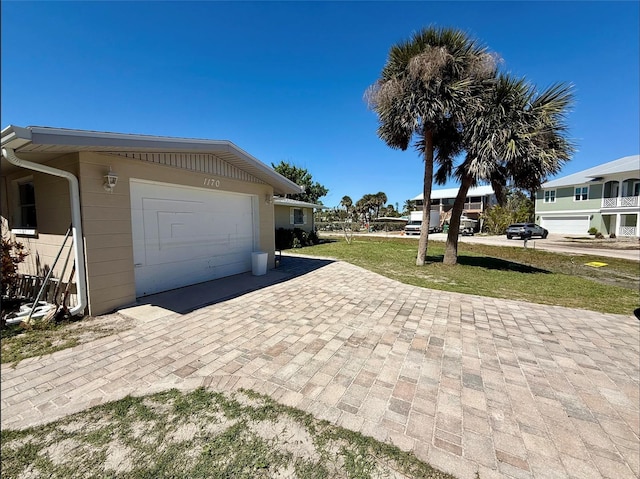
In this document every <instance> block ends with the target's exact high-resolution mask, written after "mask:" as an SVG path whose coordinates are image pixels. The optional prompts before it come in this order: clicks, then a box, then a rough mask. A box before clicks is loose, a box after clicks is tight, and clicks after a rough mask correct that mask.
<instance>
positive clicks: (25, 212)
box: [13, 179, 38, 229]
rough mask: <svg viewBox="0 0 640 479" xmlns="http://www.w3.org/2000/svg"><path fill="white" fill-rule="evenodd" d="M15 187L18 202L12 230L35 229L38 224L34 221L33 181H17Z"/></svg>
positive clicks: (34, 195) (34, 199) (34, 196)
mask: <svg viewBox="0 0 640 479" xmlns="http://www.w3.org/2000/svg"><path fill="white" fill-rule="evenodd" d="M16 186H17V200H18V201H17V208H16V212H15V217H14V225H13V228H18V229H35V228H36V227H37V226H38V223H37V219H36V194H35V189H34V187H33V180H31V179H28V180H21V181H17V182H16Z"/></svg>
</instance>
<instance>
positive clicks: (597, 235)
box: [596, 232, 604, 239]
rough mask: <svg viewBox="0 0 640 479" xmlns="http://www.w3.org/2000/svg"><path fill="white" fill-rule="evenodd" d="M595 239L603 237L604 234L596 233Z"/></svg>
mask: <svg viewBox="0 0 640 479" xmlns="http://www.w3.org/2000/svg"><path fill="white" fill-rule="evenodd" d="M596 239H604V235H603V234H602V233H600V232H598V233H596Z"/></svg>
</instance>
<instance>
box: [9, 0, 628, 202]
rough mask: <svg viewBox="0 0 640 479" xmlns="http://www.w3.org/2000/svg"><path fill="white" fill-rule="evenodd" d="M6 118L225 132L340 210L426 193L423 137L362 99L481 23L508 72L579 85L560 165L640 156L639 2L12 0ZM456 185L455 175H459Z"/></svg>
mask: <svg viewBox="0 0 640 479" xmlns="http://www.w3.org/2000/svg"><path fill="white" fill-rule="evenodd" d="M1 9H2V19H1V21H2V45H1V48H2V89H1V95H2V98H1V100H2V110H1V119H2V127H5V126H7V125H9V124H13V125H18V126H30V125H38V126H52V127H61V128H77V129H88V130H100V131H115V132H122V133H139V134H151V135H168V136H180V137H190V138H209V139H225V140H230V141H232V142H234V143H235V144H236V145H238V146H239V147H240V148H242V149H244V150H246V151H247V152H249V153H250V154H252V155H253V156H255V157H257V158H258V159H259V160H261V161H262V162H264V163H266V164H269V165H270V164H271V163H278V162H280V161H281V160H284V161H287V162H289V163H292V164H295V165H297V166H300V167H303V168H307V169H308V170H309V172H310V173H311V174H312V175H313V178H314V180H315V181H318V182H320V183H322V184H323V185H325V186H326V187H327V188H329V194H328V195H327V196H326V197H324V198H322V199H321V200H322V202H323V203H324V204H325V205H328V206H335V205H338V204H339V202H340V199H341V198H342V197H343V196H344V195H349V196H350V197H351V198H352V199H353V200H354V201H357V200H358V199H359V198H361V197H362V196H363V195H364V194H365V193H377V192H378V191H383V192H385V193H386V194H387V197H388V199H389V202H391V203H399V204H400V205H402V203H403V202H404V201H405V200H407V199H409V198H413V197H414V196H415V195H417V194H419V193H420V192H421V191H422V176H423V163H422V160H421V158H420V157H419V156H418V154H417V153H416V152H415V150H413V148H410V149H408V150H407V151H397V150H392V149H390V148H389V147H387V146H386V145H385V144H384V143H383V142H382V141H381V140H380V139H379V138H378V137H377V136H376V128H377V118H376V115H375V114H374V113H373V112H371V111H369V110H368V109H367V106H366V104H365V102H364V101H363V94H364V92H365V90H366V88H367V87H368V86H369V85H371V84H372V83H374V82H375V80H376V79H377V78H378V75H379V74H380V71H381V69H382V67H383V66H384V63H385V60H386V56H387V53H388V50H389V47H390V46H391V45H393V44H394V43H396V42H398V41H401V40H405V39H407V38H408V37H409V36H410V35H411V34H412V33H413V32H414V31H416V30H418V29H420V28H422V27H425V26H429V25H436V26H447V27H455V28H459V29H462V30H465V31H467V32H468V33H469V34H471V35H472V36H474V37H475V38H477V39H478V40H480V41H481V42H482V43H484V44H485V45H486V46H488V47H489V48H490V49H491V50H493V51H495V52H497V53H498V54H499V55H500V56H501V57H502V59H503V64H502V69H503V71H509V72H511V73H513V74H515V75H518V76H525V77H526V78H527V79H529V80H530V81H531V82H533V83H534V84H536V85H537V86H538V87H540V88H546V87H548V86H550V85H551V84H553V83H555V82H566V83H571V84H573V85H574V88H575V95H576V104H575V107H574V109H573V111H572V112H571V113H570V114H569V116H568V123H569V127H570V132H569V133H570V136H571V137H572V138H573V139H574V140H575V142H576V144H577V146H578V151H577V153H576V154H575V155H574V158H573V159H572V161H571V162H570V163H568V164H567V165H566V166H565V167H564V169H563V171H562V174H561V175H562V176H564V175H566V174H570V173H573V172H576V171H579V170H582V169H586V168H589V167H592V166H595V165H597V164H599V163H604V162H607V161H611V160H614V159H617V158H620V157H622V156H627V155H632V154H638V153H639V151H640V139H639V131H640V124H639V117H640V102H639V90H640V76H639V62H640V60H639V58H640V52H639V46H640V34H639V24H640V18H639V3H638V2H637V1H624V2H614V1H606V2H595V1H589V2H579V1H564V2H563V1H554V2H542V1H534V2H525V1H502V2H484V1H475V2H461V1H460V2H458V1H448V2H426V1H424V2H406V3H405V2H357V1H354V2H338V1H336V2H329V1H325V2H319V1H318V2H304V1H292V2H240V1H236V2H204V1H203V2H124V1H111V2H24V1H11V0H9V1H7V0H4V1H2V5H1ZM445 186H447V187H452V186H455V184H453V183H449V184H447V185H445Z"/></svg>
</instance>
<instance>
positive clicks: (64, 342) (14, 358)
mask: <svg viewBox="0 0 640 479" xmlns="http://www.w3.org/2000/svg"><path fill="white" fill-rule="evenodd" d="M134 324H135V320H133V319H131V318H128V317H126V316H123V315H121V314H119V313H112V314H105V315H103V316H98V317H92V316H86V317H84V318H82V319H81V320H74V321H68V320H67V321H62V322H59V323H55V322H50V323H39V322H35V323H34V324H33V325H32V326H30V327H29V328H25V327H23V326H21V325H13V326H7V327H5V328H4V329H2V332H1V339H0V347H1V349H2V355H1V358H2V363H12V364H14V365H15V364H17V363H19V362H20V361H22V360H23V359H26V358H30V357H37V356H43V355H45V354H51V353H54V352H56V351H60V350H62V349H67V348H71V347H74V346H78V345H80V344H84V343H89V342H91V341H95V340H96V339H100V338H103V337H105V336H111V335H114V334H118V333H121V332H123V331H126V330H128V329H130V328H132V327H133V326H134Z"/></svg>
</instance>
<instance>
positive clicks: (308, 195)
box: [271, 161, 329, 205]
mask: <svg viewBox="0 0 640 479" xmlns="http://www.w3.org/2000/svg"><path fill="white" fill-rule="evenodd" d="M271 166H272V167H273V169H274V170H275V171H277V172H278V173H280V174H281V175H282V176H284V177H285V178H288V179H290V180H291V181H293V182H294V183H295V184H297V185H300V186H304V193H299V194H294V195H291V194H288V195H285V197H286V198H291V199H293V200H298V201H306V202H308V203H316V204H320V205H321V204H322V202H321V201H320V198H322V197H323V196H326V194H327V193H329V190H328V189H327V188H325V187H324V186H323V185H321V184H320V183H318V182H314V181H313V178H312V176H311V173H309V172H308V171H307V170H306V169H305V168H300V167H298V166H295V165H291V164H289V163H287V162H285V161H280V163H278V164H277V165H275V164H273V163H271Z"/></svg>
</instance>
